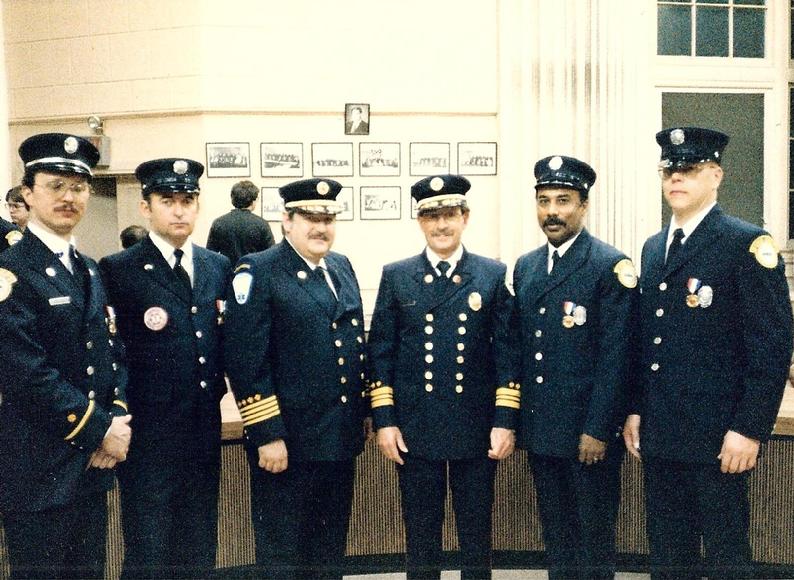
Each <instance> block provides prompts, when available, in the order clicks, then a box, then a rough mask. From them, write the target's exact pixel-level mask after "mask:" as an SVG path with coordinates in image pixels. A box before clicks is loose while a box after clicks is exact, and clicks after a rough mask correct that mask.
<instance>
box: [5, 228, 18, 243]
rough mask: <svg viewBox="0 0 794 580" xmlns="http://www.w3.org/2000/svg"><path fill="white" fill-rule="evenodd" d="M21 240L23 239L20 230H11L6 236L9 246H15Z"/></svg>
mask: <svg viewBox="0 0 794 580" xmlns="http://www.w3.org/2000/svg"><path fill="white" fill-rule="evenodd" d="M21 239H22V232H20V231H19V230H11V231H10V232H8V233H7V234H6V242H8V245H9V246H13V245H14V244H16V243H17V242H18V241H19V240H21Z"/></svg>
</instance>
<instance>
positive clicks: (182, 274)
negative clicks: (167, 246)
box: [174, 248, 192, 290]
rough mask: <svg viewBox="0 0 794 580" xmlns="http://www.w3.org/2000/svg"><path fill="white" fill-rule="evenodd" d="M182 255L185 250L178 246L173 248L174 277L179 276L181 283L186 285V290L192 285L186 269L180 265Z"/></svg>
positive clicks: (190, 288)
mask: <svg viewBox="0 0 794 580" xmlns="http://www.w3.org/2000/svg"><path fill="white" fill-rule="evenodd" d="M184 255H185V252H183V251H182V250H180V249H179V248H177V249H176V250H174V258H175V259H176V262H174V273H175V274H176V277H177V278H179V279H180V280H181V281H182V283H183V284H184V285H185V286H186V287H187V289H188V290H192V286H191V284H190V276H189V275H188V273H187V270H185V269H184V268H183V267H182V256H184Z"/></svg>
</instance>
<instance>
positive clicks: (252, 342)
mask: <svg viewBox="0 0 794 580" xmlns="http://www.w3.org/2000/svg"><path fill="white" fill-rule="evenodd" d="M341 189H342V186H341V185H340V184H339V183H337V182H336V181H333V180H330V179H306V180H302V181H296V182H293V183H290V184H288V185H286V186H284V187H282V188H281V189H280V190H279V191H280V193H281V196H282V198H283V199H284V205H285V213H284V217H283V221H282V224H283V227H284V231H285V238H284V240H283V241H282V242H281V243H280V244H278V245H277V246H274V247H272V248H270V249H269V250H267V251H265V252H258V253H256V254H249V255H247V256H245V257H243V258H242V260H241V261H240V262H239V263H238V264H237V267H236V268H235V275H234V279H233V282H232V288H231V291H230V295H229V299H228V305H229V307H228V314H227V325H226V340H225V352H226V364H227V373H228V375H229V380H230V382H231V386H232V390H233V391H234V395H235V398H236V399H237V406H238V407H239V409H240V413H241V414H242V418H243V424H244V426H245V437H246V443H247V450H248V457H249V462H250V465H251V497H252V500H251V503H252V516H253V524H254V533H255V538H256V559H257V564H258V565H259V566H260V567H261V568H262V570H261V574H262V576H263V577H266V578H285V577H286V578H293V577H295V578H341V577H342V575H343V566H344V560H343V558H344V553H345V539H346V534H347V525H348V521H349V519H350V511H351V507H352V499H353V475H354V467H355V457H356V455H358V454H359V453H360V452H361V450H362V448H363V444H364V435H365V431H364V419H365V417H366V415H367V407H366V397H365V395H366V389H365V384H364V317H363V316H364V315H363V311H362V306H361V297H360V292H359V286H358V282H357V280H356V275H355V273H354V272H353V268H352V266H351V265H350V262H349V260H348V259H347V258H346V257H345V256H342V255H341V254H337V253H334V252H331V251H330V250H331V246H332V245H333V242H334V237H335V231H336V214H337V213H338V212H339V211H341V206H340V205H339V203H338V202H337V201H336V197H337V195H339V192H340V191H341Z"/></svg>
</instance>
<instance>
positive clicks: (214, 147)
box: [207, 143, 251, 177]
mask: <svg viewBox="0 0 794 580" xmlns="http://www.w3.org/2000/svg"><path fill="white" fill-rule="evenodd" d="M207 177H251V147H250V145H249V144H248V143H207Z"/></svg>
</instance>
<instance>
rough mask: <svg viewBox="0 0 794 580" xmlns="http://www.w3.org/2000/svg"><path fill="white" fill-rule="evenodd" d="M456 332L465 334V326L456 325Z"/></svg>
mask: <svg viewBox="0 0 794 580" xmlns="http://www.w3.org/2000/svg"><path fill="white" fill-rule="evenodd" d="M458 334H460V335H461V336H463V335H464V334H466V327H465V326H459V327H458Z"/></svg>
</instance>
